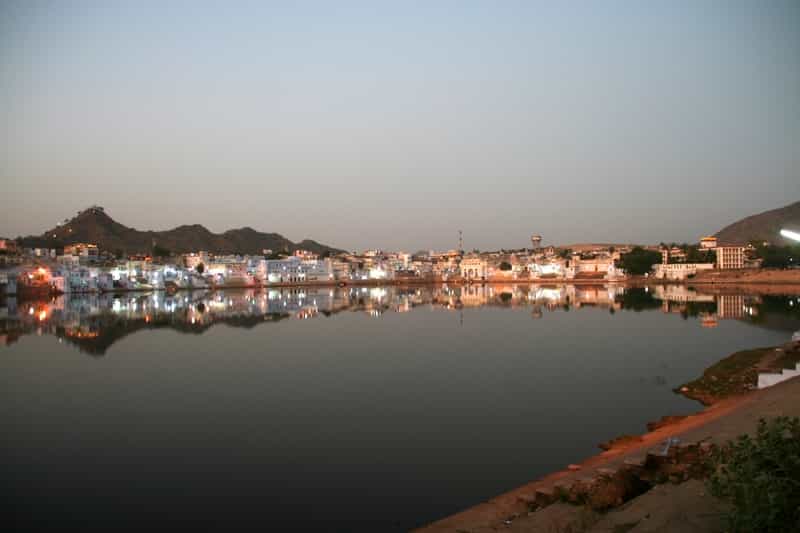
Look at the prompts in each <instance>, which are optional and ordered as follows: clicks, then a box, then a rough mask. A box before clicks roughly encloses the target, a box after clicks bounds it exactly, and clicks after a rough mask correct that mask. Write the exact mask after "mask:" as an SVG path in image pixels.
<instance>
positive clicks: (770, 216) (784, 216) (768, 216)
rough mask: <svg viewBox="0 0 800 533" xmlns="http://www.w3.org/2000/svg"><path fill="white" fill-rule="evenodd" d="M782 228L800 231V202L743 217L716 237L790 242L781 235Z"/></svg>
mask: <svg viewBox="0 0 800 533" xmlns="http://www.w3.org/2000/svg"><path fill="white" fill-rule="evenodd" d="M782 228H785V229H790V230H793V231H800V202H795V203H793V204H789V205H787V206H785V207H781V208H778V209H773V210H771V211H764V212H763V213H759V214H757V215H752V216H749V217H747V218H743V219H742V220H739V221H738V222H734V223H733V224H730V225H729V226H725V227H724V228H722V229H721V230H720V231H718V232H717V234H716V237H717V239H719V242H721V243H737V244H746V243H748V242H750V241H767V242H770V243H773V244H781V245H783V244H789V241H787V240H786V239H784V238H783V237H781V236H780V233H779V232H780V230H781V229H782Z"/></svg>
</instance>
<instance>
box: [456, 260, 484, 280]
mask: <svg viewBox="0 0 800 533" xmlns="http://www.w3.org/2000/svg"><path fill="white" fill-rule="evenodd" d="M459 273H460V274H461V277H462V278H464V279H467V280H472V279H475V280H483V279H486V278H487V277H488V275H489V268H488V265H487V263H486V259H483V258H482V257H479V256H478V257H465V258H464V259H462V260H461V264H460V265H459Z"/></svg>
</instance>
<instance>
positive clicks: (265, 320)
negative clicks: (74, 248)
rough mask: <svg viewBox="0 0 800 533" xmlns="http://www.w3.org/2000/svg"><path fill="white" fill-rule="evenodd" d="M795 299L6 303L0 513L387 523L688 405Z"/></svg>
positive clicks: (784, 329) (329, 295)
mask: <svg viewBox="0 0 800 533" xmlns="http://www.w3.org/2000/svg"><path fill="white" fill-rule="evenodd" d="M798 302H800V301H799V300H797V297H796V296H768V295H756V294H714V293H709V292H705V293H704V292H702V291H693V290H688V289H686V288H685V287H665V288H660V287H653V288H648V289H647V290H645V289H641V288H638V289H626V288H624V287H621V286H568V285H567V286H555V285H554V286H538V287H537V286H531V287H529V286H526V285H521V286H514V285H508V286H500V285H493V286H485V287H482V286H469V287H446V286H436V287H422V286H421V287H409V288H398V287H356V288H295V289H283V290H261V291H247V290H242V291H225V292H214V293H198V292H194V293H177V294H174V295H168V294H165V293H151V294H143V293H125V294H119V295H112V294H97V295H83V296H72V297H66V296H62V297H59V298H56V299H53V300H48V301H32V302H21V301H20V302H18V301H15V300H5V301H4V302H2V303H0V336H2V337H0V341H2V342H4V343H5V344H7V347H6V348H5V349H2V350H0V424H2V427H3V428H4V437H3V439H2V440H1V441H0V456H2V459H0V469H2V472H3V475H2V476H0V491H2V494H0V497H2V498H0V500H2V503H0V512H3V513H4V515H5V516H15V517H17V518H18V519H19V520H21V521H22V522H23V523H24V525H27V526H32V527H46V526H59V527H62V528H63V527H64V526H75V525H80V526H81V527H82V528H83V529H98V530H99V529H113V530H116V529H120V528H123V527H128V526H129V527H130V528H132V529H141V528H144V527H151V526H153V525H162V526H163V525H168V526H169V525H176V524H180V525H196V526H197V527H201V526H202V527H204V528H207V527H208V526H211V527H214V526H216V529H224V530H227V529H231V528H236V527H238V526H242V525H244V524H249V523H252V522H254V521H255V522H259V523H264V522H263V521H264V520H266V521H267V522H266V523H268V525H269V526H271V527H272V528H273V529H278V528H277V527H275V524H281V525H282V526H283V524H287V526H286V527H282V528H280V529H287V530H290V529H317V530H322V531H386V530H389V531H391V530H397V531H400V530H405V529H408V528H410V527H413V526H415V525H419V524H420V523H424V522H426V521H430V520H433V519H435V518H438V517H441V516H443V515H446V514H449V513H452V512H454V511H457V510H459V509H462V508H464V507H466V506H469V505H472V504H475V503H477V502H480V501H482V500H485V499H487V498H489V497H491V496H493V495H496V494H498V493H500V492H503V491H505V490H508V489H511V488H513V487H515V486H517V485H520V484H522V483H524V482H526V481H529V480H531V479H534V478H536V477H538V476H541V475H543V474H545V473H547V472H549V471H552V470H554V469H558V468H561V467H563V466H564V465H566V464H568V463H570V462H575V461H578V460H580V459H581V458H583V457H585V456H587V455H589V454H591V453H594V452H595V451H596V444H597V443H600V442H604V441H607V440H608V439H610V438H612V437H614V436H617V435H620V434H625V433H640V432H642V431H643V430H644V426H645V423H646V422H648V421H652V420H655V419H658V418H660V417H661V416H662V415H665V414H685V413H689V412H693V411H696V410H698V409H699V405H698V404H696V403H694V402H692V401H689V400H687V399H685V398H683V397H681V396H678V395H675V394H673V392H672V391H671V388H673V387H675V386H677V385H679V384H681V383H683V382H686V381H689V380H691V379H693V378H695V377H697V376H698V375H699V374H700V373H701V372H702V371H703V369H705V368H706V367H707V366H709V365H710V364H712V363H714V362H716V361H717V360H718V359H720V358H722V357H724V356H726V355H728V354H729V353H731V352H733V351H736V350H739V349H743V348H748V347H755V346H769V345H773V344H778V343H782V342H785V341H787V340H788V339H789V337H790V336H791V334H792V332H793V331H795V330H797V329H798V328H800V325H799V324H800V317H799V316H798V314H797V311H798V308H800V306H798ZM76 348H77V350H79V351H80V352H82V353H79V352H78V351H76ZM83 353H85V354H89V355H91V356H92V357H86V356H84V355H83ZM143 510H146V512H144V511H143ZM265 517H268V518H265ZM265 527H266V528H267V529H269V527H267V526H265Z"/></svg>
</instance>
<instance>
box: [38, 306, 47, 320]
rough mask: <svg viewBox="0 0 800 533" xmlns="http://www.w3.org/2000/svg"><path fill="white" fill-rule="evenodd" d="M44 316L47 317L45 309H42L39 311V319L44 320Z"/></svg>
mask: <svg viewBox="0 0 800 533" xmlns="http://www.w3.org/2000/svg"><path fill="white" fill-rule="evenodd" d="M46 318H47V311H45V310H44V309H42V310H41V311H39V321H40V322H41V321H42V320H44V319H46Z"/></svg>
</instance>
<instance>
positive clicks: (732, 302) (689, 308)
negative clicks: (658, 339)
mask: <svg viewBox="0 0 800 533" xmlns="http://www.w3.org/2000/svg"><path fill="white" fill-rule="evenodd" d="M652 291H653V296H654V297H655V298H656V299H658V300H661V302H662V305H661V309H662V311H664V312H665V313H680V314H682V315H684V316H687V317H688V316H697V317H698V318H699V319H700V323H701V325H702V326H703V327H716V326H717V325H718V323H719V322H718V321H719V320H726V319H743V318H746V317H754V316H757V315H758V304H759V302H760V301H759V298H758V297H754V296H744V295H741V294H705V293H701V292H697V291H696V290H694V289H690V288H687V287H685V286H683V285H667V286H664V285H657V286H655V287H652Z"/></svg>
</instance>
